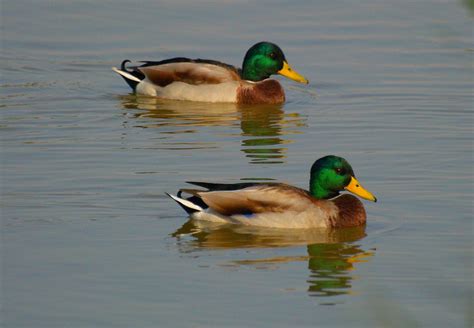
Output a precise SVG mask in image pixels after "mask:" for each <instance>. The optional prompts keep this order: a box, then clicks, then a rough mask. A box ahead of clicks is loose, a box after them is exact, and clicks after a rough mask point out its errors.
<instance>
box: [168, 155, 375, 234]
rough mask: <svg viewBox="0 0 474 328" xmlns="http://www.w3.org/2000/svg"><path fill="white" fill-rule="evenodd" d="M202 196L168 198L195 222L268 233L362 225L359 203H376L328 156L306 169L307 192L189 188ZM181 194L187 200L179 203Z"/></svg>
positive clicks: (279, 187)
mask: <svg viewBox="0 0 474 328" xmlns="http://www.w3.org/2000/svg"><path fill="white" fill-rule="evenodd" d="M188 183H190V184H193V185H197V186H200V187H203V188H206V190H198V189H180V190H179V192H178V194H177V196H174V195H170V194H168V193H167V195H168V196H170V197H171V198H172V199H174V200H175V201H176V202H177V203H178V204H179V205H180V206H181V207H182V208H183V209H184V210H185V211H186V212H187V213H188V214H189V216H190V217H191V219H194V220H206V221H213V222H221V223H233V224H242V225H252V226H263V227H273V228H340V227H351V226H359V225H363V224H364V223H365V222H366V213H365V209H364V206H363V205H362V202H361V201H360V200H359V199H358V198H357V197H355V196H353V195H350V194H342V195H340V192H341V191H344V190H345V191H349V192H351V193H353V194H355V195H357V196H359V197H361V198H363V199H367V200H370V201H373V202H376V201H377V199H376V198H375V196H374V195H372V194H371V193H370V192H369V191H367V190H366V189H364V188H363V187H362V186H361V184H360V183H359V182H358V181H357V179H356V178H355V175H354V171H353V170H352V167H351V166H350V164H349V163H348V162H347V161H346V160H345V159H344V158H342V157H338V156H334V155H328V156H325V157H322V158H320V159H318V160H317V161H316V162H314V164H313V165H312V167H311V173H310V180H309V191H307V190H304V189H301V188H298V187H294V186H291V185H288V184H283V183H252V182H250V183H235V184H220V183H208V182H188ZM182 193H188V194H189V195H191V197H188V198H184V197H182Z"/></svg>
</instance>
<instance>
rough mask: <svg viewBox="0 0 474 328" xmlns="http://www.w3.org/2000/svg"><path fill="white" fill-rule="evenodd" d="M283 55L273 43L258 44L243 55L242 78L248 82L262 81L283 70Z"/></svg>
mask: <svg viewBox="0 0 474 328" xmlns="http://www.w3.org/2000/svg"><path fill="white" fill-rule="evenodd" d="M283 61H285V55H284V54H283V51H282V50H281V49H280V47H278V46H277V45H276V44H274V43H270V42H259V43H257V44H255V45H254V46H252V47H251V48H250V49H249V50H248V51H247V53H246V54H245V58H244V62H243V63H242V78H243V79H244V80H250V81H255V82H257V81H262V80H264V79H267V78H269V77H270V75H272V74H276V73H278V71H279V70H281V69H282V68H283Z"/></svg>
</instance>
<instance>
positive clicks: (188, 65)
mask: <svg viewBox="0 0 474 328" xmlns="http://www.w3.org/2000/svg"><path fill="white" fill-rule="evenodd" d="M129 62H130V61H129V60H124V61H123V62H122V64H121V67H120V69H118V68H116V67H113V68H112V69H113V70H114V71H115V72H117V73H118V74H120V75H121V76H122V77H123V78H124V79H125V81H126V82H127V83H128V85H129V86H130V87H131V88H132V89H133V91H134V92H136V93H137V94H142V95H148V96H155V97H159V98H164V99H174V100H190V101H205V102H228V103H240V104H279V103H283V102H284V101H285V92H284V91H283V87H282V86H281V84H280V83H279V82H278V81H276V80H273V79H269V77H270V75H272V74H280V75H283V76H285V77H287V78H289V79H292V80H294V81H297V82H300V83H308V80H307V79H306V78H305V77H303V76H301V75H300V74H299V73H297V72H296V71H294V70H293V69H292V68H291V67H290V65H288V62H287V61H286V59H285V55H284V54H283V51H282V50H281V49H280V47H278V46H277V45H276V44H273V43H270V42H259V43H257V44H255V45H254V46H252V47H251V48H250V49H249V50H248V51H247V53H246V54H245V57H244V61H243V64H242V69H237V68H235V67H234V66H232V65H228V64H224V63H221V62H218V61H215V60H208V59H189V58H182V57H179V58H171V59H166V60H163V61H145V62H142V63H143V64H142V65H140V66H134V67H130V68H127V67H126V64H127V63H129Z"/></svg>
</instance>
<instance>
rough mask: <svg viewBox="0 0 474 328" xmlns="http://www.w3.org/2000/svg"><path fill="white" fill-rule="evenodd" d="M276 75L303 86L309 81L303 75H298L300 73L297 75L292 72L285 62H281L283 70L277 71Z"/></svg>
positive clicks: (295, 72)
mask: <svg viewBox="0 0 474 328" xmlns="http://www.w3.org/2000/svg"><path fill="white" fill-rule="evenodd" d="M277 73H278V74H280V75H283V76H284V77H287V78H289V79H291V80H293V81H296V82H299V83H304V84H308V83H309V81H308V80H307V79H306V78H305V77H304V76H303V75H300V73H298V72H297V71H294V70H293V69H292V68H291V67H290V65H288V63H287V62H286V60H285V61H283V68H282V69H281V70H279V71H278V72H277Z"/></svg>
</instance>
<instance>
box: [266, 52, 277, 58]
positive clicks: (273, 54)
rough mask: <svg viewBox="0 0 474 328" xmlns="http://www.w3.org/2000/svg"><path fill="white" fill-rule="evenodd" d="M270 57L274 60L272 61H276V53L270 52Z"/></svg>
mask: <svg viewBox="0 0 474 328" xmlns="http://www.w3.org/2000/svg"><path fill="white" fill-rule="evenodd" d="M268 56H269V57H270V58H272V59H275V57H276V53H274V52H270V54H269V55H268Z"/></svg>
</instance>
